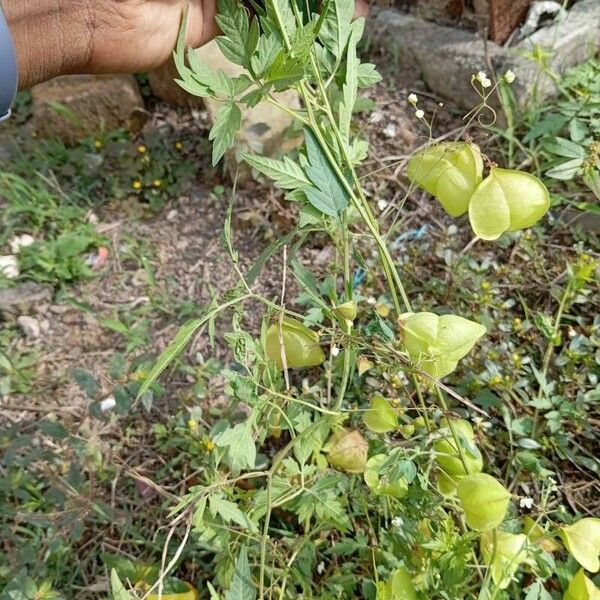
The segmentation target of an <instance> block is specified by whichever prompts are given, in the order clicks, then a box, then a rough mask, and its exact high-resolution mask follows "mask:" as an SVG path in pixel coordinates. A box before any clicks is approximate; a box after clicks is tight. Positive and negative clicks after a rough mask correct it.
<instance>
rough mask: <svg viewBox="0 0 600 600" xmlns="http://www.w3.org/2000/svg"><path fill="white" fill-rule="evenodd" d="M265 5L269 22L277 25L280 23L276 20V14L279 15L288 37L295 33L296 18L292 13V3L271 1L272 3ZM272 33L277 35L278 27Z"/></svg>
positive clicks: (279, 0) (286, 0)
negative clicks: (274, 32)
mask: <svg viewBox="0 0 600 600" xmlns="http://www.w3.org/2000/svg"><path fill="white" fill-rule="evenodd" d="M266 5H267V17H268V19H269V21H270V22H271V23H273V24H279V22H280V21H279V19H278V18H277V14H279V17H280V18H281V24H282V25H283V28H284V29H285V31H286V32H287V34H288V37H291V36H292V35H293V34H294V32H295V31H296V17H295V16H294V13H293V11H292V3H291V2H290V1H289V0H273V1H272V2H267V3H266ZM274 31H276V32H277V35H279V27H278V26H277V27H276V28H275V29H274Z"/></svg>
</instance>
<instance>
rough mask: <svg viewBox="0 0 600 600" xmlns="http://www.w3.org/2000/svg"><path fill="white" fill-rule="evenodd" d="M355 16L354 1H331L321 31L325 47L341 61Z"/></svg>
mask: <svg viewBox="0 0 600 600" xmlns="http://www.w3.org/2000/svg"><path fill="white" fill-rule="evenodd" d="M353 15H354V0H331V2H329V9H328V11H327V14H326V16H325V20H324V21H323V24H322V26H321V30H320V31H319V38H320V39H321V41H322V42H323V45H324V46H325V47H326V48H327V49H328V50H329V51H330V52H331V53H332V54H333V55H334V56H335V58H336V60H338V61H339V60H341V58H342V55H343V53H344V50H345V48H346V44H347V43H348V38H349V37H350V26H351V23H352V16H353Z"/></svg>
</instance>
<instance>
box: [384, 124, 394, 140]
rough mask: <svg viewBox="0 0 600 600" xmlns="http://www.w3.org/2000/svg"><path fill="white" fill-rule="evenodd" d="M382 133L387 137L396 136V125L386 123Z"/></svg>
mask: <svg viewBox="0 0 600 600" xmlns="http://www.w3.org/2000/svg"><path fill="white" fill-rule="evenodd" d="M383 135H385V137H388V138H393V137H396V125H395V124H394V123H388V124H387V125H386V126H385V129H384V130H383Z"/></svg>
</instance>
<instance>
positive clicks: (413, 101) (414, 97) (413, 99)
mask: <svg viewBox="0 0 600 600" xmlns="http://www.w3.org/2000/svg"><path fill="white" fill-rule="evenodd" d="M418 101H419V98H418V96H417V95H416V94H409V95H408V103H409V104H412V105H413V106H415V104H416V103H417V102H418Z"/></svg>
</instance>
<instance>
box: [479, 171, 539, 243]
mask: <svg viewBox="0 0 600 600" xmlns="http://www.w3.org/2000/svg"><path fill="white" fill-rule="evenodd" d="M549 208H550V194H549V193H548V190H547V189H546V186H545V185H544V184H543V183H542V182H541V181H540V180H539V179H538V178H537V177H534V176H533V175H530V174H529V173H523V172H521V171H514V170H512V169H500V168H497V167H495V168H492V170H491V171H490V174H489V175H488V176H487V177H486V178H485V179H484V180H483V181H482V182H481V183H480V184H479V185H478V186H477V189H476V190H475V191H474V193H473V195H472V197H471V202H470V204H469V219H470V220H471V227H472V228H473V231H474V232H475V234H476V235H477V236H479V237H480V238H481V239H483V240H495V239H497V238H499V237H500V236H501V235H502V234H503V233H505V232H506V231H516V230H517V229H526V228H527V227H531V226H532V225H533V224H534V223H536V222H537V221H539V219H541V218H542V217H543V216H544V215H545V214H546V213H547V212H548V209H549Z"/></svg>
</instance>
